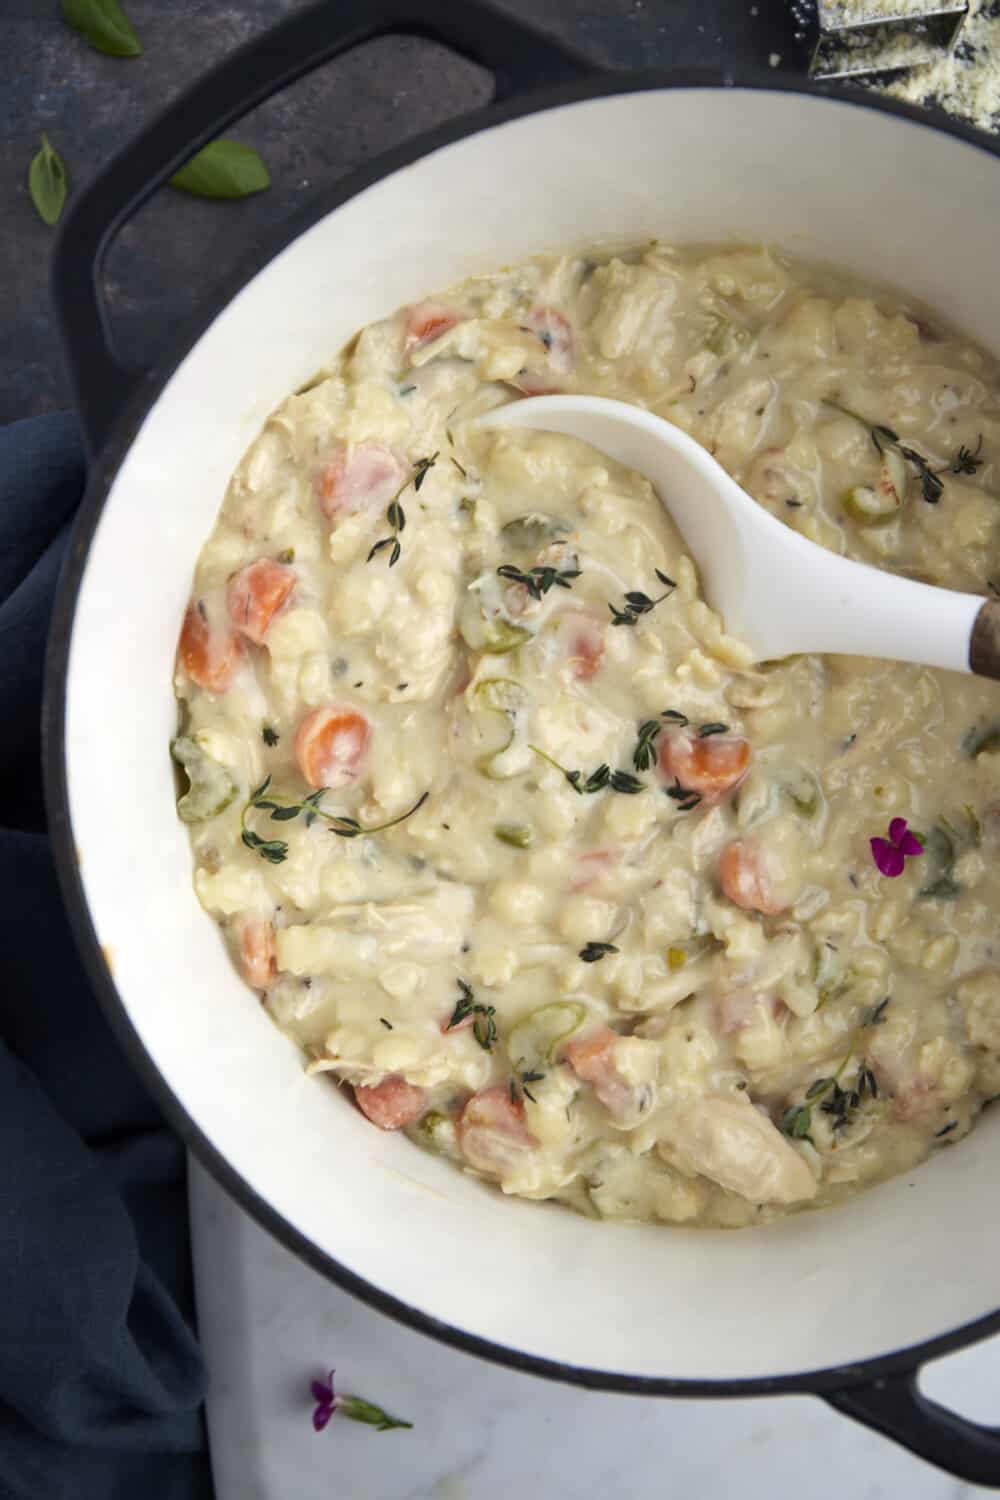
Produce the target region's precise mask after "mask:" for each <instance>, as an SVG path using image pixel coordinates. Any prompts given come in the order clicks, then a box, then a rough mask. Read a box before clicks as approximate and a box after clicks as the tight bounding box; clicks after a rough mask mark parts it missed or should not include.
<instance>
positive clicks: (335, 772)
mask: <svg viewBox="0 0 1000 1500" xmlns="http://www.w3.org/2000/svg"><path fill="white" fill-rule="evenodd" d="M371 735H372V727H371V724H370V723H369V722H368V720H367V719H366V718H365V716H364V714H362V713H359V712H358V710H357V709H356V708H346V707H344V706H342V705H339V704H335V703H331V704H330V705H329V706H328V707H326V708H314V709H313V711H312V713H308V714H306V716H305V718H304V719H303V720H302V723H301V724H300V725H299V727H298V730H297V732H296V735H295V758H296V760H297V761H298V763H299V770H300V771H301V772H302V774H303V776H304V777H305V779H306V781H308V783H309V785H310V786H313V787H317V788H318V787H321V786H322V787H338V786H346V785H347V783H348V782H349V781H353V780H354V779H355V777H356V776H357V774H358V769H359V767H360V765H361V762H362V761H363V760H364V758H365V755H366V753H367V751H368V745H369V742H370V740H371Z"/></svg>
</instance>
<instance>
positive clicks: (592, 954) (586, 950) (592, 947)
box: [579, 943, 619, 964]
mask: <svg viewBox="0 0 1000 1500" xmlns="http://www.w3.org/2000/svg"><path fill="white" fill-rule="evenodd" d="M618 951H619V950H618V949H617V948H616V947H615V945H614V943H587V944H586V945H585V946H584V947H583V948H581V949H580V954H579V956H580V958H582V959H583V961H584V963H585V964H596V963H600V961H601V959H602V958H606V957H607V955H608V954H609V953H617V952H618Z"/></svg>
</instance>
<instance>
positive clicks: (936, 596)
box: [480, 396, 1000, 678]
mask: <svg viewBox="0 0 1000 1500" xmlns="http://www.w3.org/2000/svg"><path fill="white" fill-rule="evenodd" d="M480 425H481V426H483V427H493V428H497V427H522V428H532V429H535V430H541V431H545V432H560V433H564V434H566V435H567V436H569V437H578V438H582V439H583V440H584V442H587V443H590V444H591V446H592V447H594V448H597V449H599V450H600V451H601V452H602V453H606V454H607V455H608V456H609V457H610V458H613V459H615V460H617V462H618V463H621V464H625V465H626V466H627V467H628V468H630V469H637V470H638V471H639V473H640V474H644V475H645V476H646V478H647V479H648V480H649V481H650V483H651V484H652V486H653V488H654V489H655V490H656V492H657V494H658V495H659V497H660V499H661V500H662V501H663V504H664V505H665V506H666V508H667V510H668V511H669V512H670V515H671V517H672V518H673V520H674V521H675V522H676V525H677V528H678V530H679V531H680V533H681V535H682V536H683V538H684V541H685V543H686V545H687V546H688V547H689V549H690V551H691V554H692V556H693V557H694V560H695V562H696V563H697V564H698V568H699V571H700V573H701V581H702V585H703V588H704V592H705V598H706V599H707V601H708V603H709V604H710V605H711V606H712V608H713V609H715V610H717V611H718V613H719V614H720V615H721V616H722V617H723V619H724V621H725V625H726V629H727V630H728V631H729V632H730V633H731V634H733V635H735V636H737V637H738V638H739V639H740V640H742V641H744V642H745V643H746V644H747V645H748V646H749V647H750V648H751V650H752V651H753V652H754V655H755V656H756V658H757V659H758V660H759V661H771V660H774V659H776V658H778V657H782V656H791V655H794V654H795V653H797V652H807V651H808V652H813V651H815V652H839V653H843V654H844V655H847V656H879V657H885V658H888V659H890V660H894V661H915V662H922V663H924V664H925V665H927V666H931V667H949V668H951V669H952V670H953V671H956V672H975V673H977V674H978V675H979V676H981V677H997V678H1000V605H998V604H994V603H991V602H988V601H985V600H983V599H982V598H981V597H980V596H979V595H978V594H959V593H954V592H953V591H952V590H951V589H939V588H934V587H932V586H931V585H930V584H926V583H914V582H912V581H911V580H910V579H908V578H899V577H897V576H896V575H895V574H893V573H884V572H882V571H881V570H880V569H878V568H872V567H869V566H868V565H867V564H865V563H858V562H849V561H848V560H847V558H845V557H838V556H837V555H836V553H833V552H828V551H826V549H825V548H823V547H820V546H817V545H816V543H815V542H810V541H807V540H806V538H805V537H804V536H800V535H799V533H798V532H796V531H792V530H791V529H790V528H789V527H787V526H784V525H782V523H781V522H780V521H778V520H776V519H775V517H774V516H772V515H771V514H770V513H769V512H768V511H766V510H765V509H764V507H763V506H762V505H758V504H757V502H756V501H755V500H752V499H751V497H750V496H749V495H748V494H747V493H746V491H745V490H742V489H741V488H740V486H739V485H738V484H737V483H736V482H735V481H734V480H732V479H730V477H729V475H728V474H727V473H726V471H725V469H723V468H722V466H721V465H720V464H718V463H716V461H715V459H714V458H712V456H711V455H710V454H709V453H707V452H706V451H705V449H704V448H702V447H701V446H700V444H698V443H696V442H695V440H694V439H693V438H692V437H689V436H688V434H687V433H686V432H682V431H681V429H680V428H679V427H674V426H673V425H672V424H671V423H670V422H666V421H664V419H663V418H662V417H657V416H654V415H653V413H652V412H648V411H643V410H642V409H641V408H640V407H637V406H630V405H628V404H627V403H626V402H624V401H609V400H607V399H606V398H605V397H603V396H537V397H531V398H528V399H526V400H523V401H514V402H511V403H510V405H509V406H502V407H499V408H498V409H497V410H496V411H493V412H490V413H489V414H488V415H487V416H485V417H483V418H481V419H480ZM637 586H639V587H641V584H638V585H637Z"/></svg>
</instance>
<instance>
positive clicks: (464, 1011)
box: [445, 979, 497, 1052]
mask: <svg viewBox="0 0 1000 1500" xmlns="http://www.w3.org/2000/svg"><path fill="white" fill-rule="evenodd" d="M458 989H459V995H458V999H457V1000H456V1002H455V1009H454V1010H453V1011H452V1013H451V1020H450V1021H449V1022H448V1024H447V1026H446V1027H445V1031H453V1030H454V1029H455V1027H456V1026H460V1025H461V1024H462V1022H463V1021H464V1020H466V1019H467V1017H469V1016H472V1017H473V1018H474V1019H473V1022H472V1035H473V1036H474V1037H475V1039H476V1041H477V1042H478V1043H479V1045H480V1047H482V1049H483V1051H484V1052H492V1051H493V1043H494V1042H495V1041H496V1039H497V1023H496V1013H497V1012H496V1006H495V1005H483V1004H482V1003H481V1002H480V1001H479V1000H477V999H476V997H475V995H474V993H473V990H472V986H471V984H466V982H465V980H464V979H460V980H459V981H458Z"/></svg>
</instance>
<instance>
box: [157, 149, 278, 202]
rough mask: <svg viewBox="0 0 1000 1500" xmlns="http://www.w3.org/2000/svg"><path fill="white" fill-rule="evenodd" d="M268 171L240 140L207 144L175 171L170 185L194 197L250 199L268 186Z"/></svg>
mask: <svg viewBox="0 0 1000 1500" xmlns="http://www.w3.org/2000/svg"><path fill="white" fill-rule="evenodd" d="M270 185H271V178H270V176H269V175H268V170H267V168H266V167H265V165H264V163H263V162H262V161H261V159H260V157H259V156H258V155H257V152H256V151H255V150H254V149H253V147H252V146H241V145H240V143H239V141H227V140H224V139H220V140H217V141H209V143H208V145H207V146H205V147H204V148H203V149H202V150H201V151H199V152H198V153H197V155H196V156H192V158H191V160H190V161H189V162H186V163H185V164H184V166H183V167H181V169H180V171H179V172H175V173H174V175H173V177H171V179H170V186H171V187H173V188H179V189H180V191H181V192H182V193H192V194H193V195H194V196H195V197H196V198H249V197H250V195H251V194H252V193H262V192H263V191H264V189H265V188H267V187H270Z"/></svg>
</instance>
